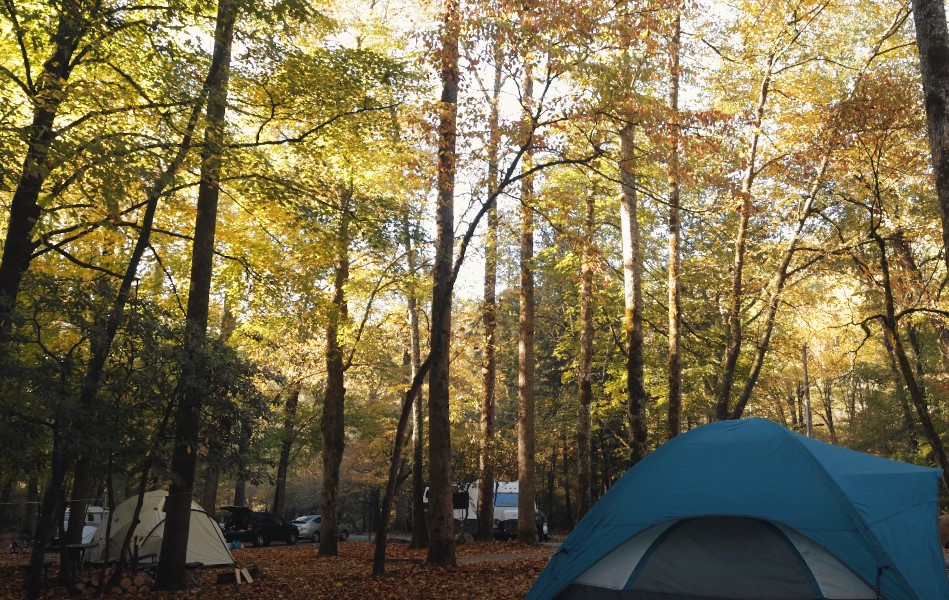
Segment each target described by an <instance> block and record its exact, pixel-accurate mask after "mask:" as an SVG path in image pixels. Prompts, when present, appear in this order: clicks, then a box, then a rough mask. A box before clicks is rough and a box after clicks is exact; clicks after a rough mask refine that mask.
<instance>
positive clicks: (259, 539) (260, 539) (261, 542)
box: [254, 532, 267, 548]
mask: <svg viewBox="0 0 949 600" xmlns="http://www.w3.org/2000/svg"><path fill="white" fill-rule="evenodd" d="M266 545H267V538H265V537H264V533H263V532H260V533H258V534H257V535H255V536H254V547H255V548H259V547H261V546H266Z"/></svg>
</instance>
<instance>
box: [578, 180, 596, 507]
mask: <svg viewBox="0 0 949 600" xmlns="http://www.w3.org/2000/svg"><path fill="white" fill-rule="evenodd" d="M594 208H595V198H594V195H593V189H592V186H591V189H590V190H589V191H587V198H586V217H585V218H584V222H583V266H582V269H581V273H580V348H579V351H580V355H579V360H578V364H577V370H578V375H579V377H578V379H579V380H580V402H579V407H578V412H577V446H578V447H577V513H578V516H579V518H581V519H582V518H583V515H585V514H586V513H587V511H588V510H590V507H591V506H592V505H593V500H592V481H593V477H592V473H591V471H590V468H591V467H590V452H591V445H590V430H591V428H592V423H591V417H590V414H591V413H590V405H591V403H592V402H593V384H592V370H593V270H594V269H595V268H596V265H595V264H594V261H595V260H596V253H595V248H594V245H593V227H594V226H593V218H594Z"/></svg>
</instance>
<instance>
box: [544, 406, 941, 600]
mask: <svg viewBox="0 0 949 600" xmlns="http://www.w3.org/2000/svg"><path fill="white" fill-rule="evenodd" d="M938 481H939V471H937V470H936V469H930V468H927V467H920V466H916V465H911V464H906V463H901V462H897V461H893V460H888V459H884V458H879V457H876V456H871V455H869V454H864V453H861V452H855V451H853V450H847V449H845V448H840V447H838V446H832V445H830V444H825V443H823V442H819V441H817V440H813V439H810V438H806V437H804V436H801V435H799V434H797V433H793V432H791V431H789V430H787V429H785V428H784V427H781V426H780V425H778V424H776V423H773V422H771V421H768V420H765V419H745V420H738V421H721V422H716V423H710V424H708V425H703V426H701V427H698V428H696V429H693V430H692V431H689V432H688V433H685V434H683V435H681V436H678V437H676V438H675V439H673V440H671V441H669V442H667V443H666V444H664V445H662V446H661V447H659V448H658V449H657V450H655V451H654V452H652V453H651V454H649V455H648V456H646V458H644V459H643V460H642V461H640V462H639V463H638V464H637V465H636V466H634V467H633V468H632V469H630V470H629V471H628V472H627V473H626V474H625V475H624V476H623V477H622V478H620V480H619V481H617V482H616V484H614V485H613V486H612V487H611V488H610V489H609V491H607V493H606V494H604V495H603V497H602V498H601V499H600V500H599V501H598V502H597V503H596V504H595V505H594V506H593V507H592V508H591V509H590V511H589V512H588V513H587V514H586V515H585V516H584V517H583V519H582V520H581V521H580V523H578V524H577V527H576V528H575V529H574V530H573V531H572V532H571V533H570V535H569V536H568V537H567V539H566V540H565V541H564V543H563V544H561V546H560V548H559V549H558V551H557V552H556V553H555V554H554V556H553V557H552V558H551V559H550V562H549V563H548V564H547V567H546V568H545V569H544V571H543V572H542V573H541V574H540V576H539V577H538V578H537V581H536V582H535V583H534V586H533V587H532V588H531V590H530V592H529V593H528V595H527V600H548V599H557V600H576V599H581V598H582V599H588V600H600V599H604V600H605V599H609V600H701V599H712V598H714V599H716V600H824V599H826V600H879V599H883V598H885V599H886V600H949V582H947V578H946V571H945V565H944V561H943V555H942V551H941V548H940V543H939V532H938V528H937V526H936V521H937V514H938V508H937V488H938Z"/></svg>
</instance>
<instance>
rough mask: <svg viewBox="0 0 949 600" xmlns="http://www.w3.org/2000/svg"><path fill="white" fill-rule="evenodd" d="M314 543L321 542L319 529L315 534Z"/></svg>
mask: <svg viewBox="0 0 949 600" xmlns="http://www.w3.org/2000/svg"><path fill="white" fill-rule="evenodd" d="M313 543H314V544H319V543H320V532H319V531H317V532H316V533H314V534H313Z"/></svg>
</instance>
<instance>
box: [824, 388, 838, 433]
mask: <svg viewBox="0 0 949 600" xmlns="http://www.w3.org/2000/svg"><path fill="white" fill-rule="evenodd" d="M821 402H822V403H823V405H824V422H825V423H827V432H828V433H829V434H830V443H831V444H834V445H836V444H837V427H836V426H835V425H834V396H833V385H832V383H831V380H830V379H825V380H824V386H823V387H822V388H821Z"/></svg>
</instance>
